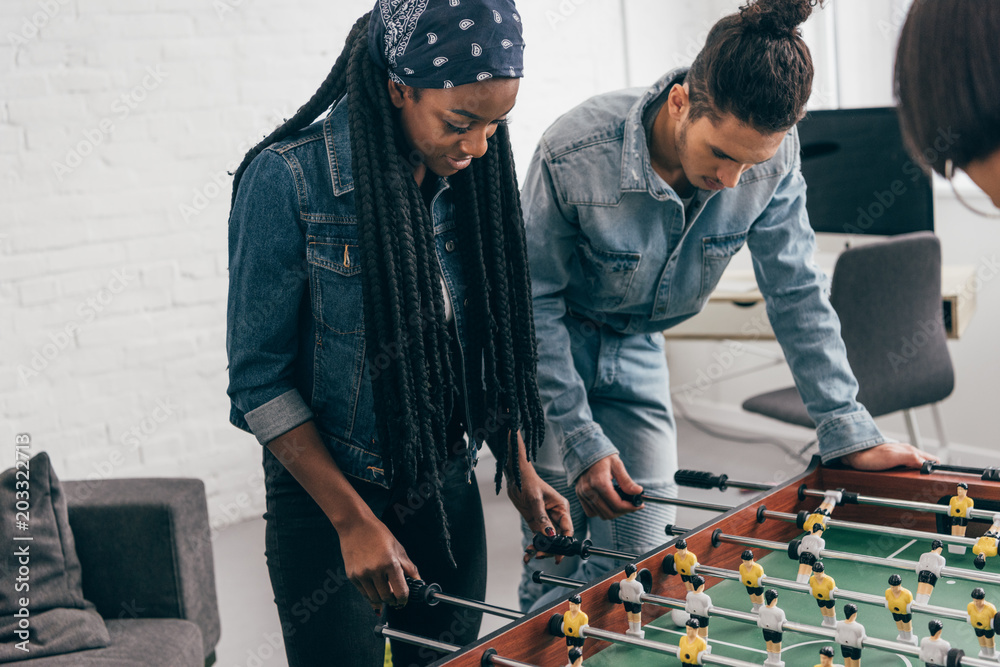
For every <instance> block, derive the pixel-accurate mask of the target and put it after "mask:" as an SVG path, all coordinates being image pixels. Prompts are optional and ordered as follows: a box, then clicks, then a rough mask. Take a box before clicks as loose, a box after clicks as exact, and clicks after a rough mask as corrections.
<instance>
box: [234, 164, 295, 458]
mask: <svg viewBox="0 0 1000 667" xmlns="http://www.w3.org/2000/svg"><path fill="white" fill-rule="evenodd" d="M305 247H306V245H305V237H304V233H303V230H302V229H301V227H300V225H299V210H298V196H297V191H296V186H295V181H294V178H293V174H292V172H291V169H290V168H289V166H288V164H287V163H286V161H285V160H284V158H282V157H281V156H280V155H278V154H277V153H275V152H274V151H269V150H265V151H264V152H262V153H261V154H260V155H259V156H257V158H256V159H254V160H253V162H251V163H250V166H249V167H248V168H247V170H246V172H245V173H244V175H243V179H242V180H241V181H240V187H239V191H238V194H237V197H236V201H235V203H234V205H233V209H232V212H231V214H230V217H229V300H228V305H227V309H226V352H227V354H228V355H229V388H228V390H227V392H226V393H227V394H229V397H230V399H231V402H232V408H233V410H232V412H233V417H232V418H231V419H232V420H233V423H235V424H237V425H240V424H239V421H240V420H239V417H240V416H242V417H243V418H244V419H245V423H246V425H247V426H248V427H249V429H250V431H251V432H252V433H253V434H254V436H256V438H257V440H258V441H259V442H260V444H261V445H266V444H267V443H268V442H270V441H271V440H273V439H274V438H276V437H278V436H280V435H282V434H283V433H286V432H287V431H290V430H291V429H293V428H295V427H296V426H299V425H301V424H303V423H305V422H307V421H309V420H310V419H312V418H313V413H312V410H311V409H310V408H309V406H308V405H307V404H306V402H305V400H303V398H302V395H301V394H300V392H299V390H298V389H297V387H296V385H295V382H294V365H295V358H296V355H297V354H298V318H299V310H300V307H302V306H303V296H304V295H305V294H306V292H307V287H308V280H309V273H308V271H307V269H306V257H305ZM306 305H307V304H306Z"/></svg>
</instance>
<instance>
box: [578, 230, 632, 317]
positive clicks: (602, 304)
mask: <svg viewBox="0 0 1000 667" xmlns="http://www.w3.org/2000/svg"><path fill="white" fill-rule="evenodd" d="M577 248H578V250H579V256H580V264H581V266H582V268H583V277H584V279H585V280H586V281H587V287H588V289H589V290H590V293H591V299H592V301H591V304H592V305H593V307H594V309H595V310H599V311H609V310H614V309H615V308H617V307H619V306H620V305H621V304H623V303H624V302H625V299H626V298H627V297H628V291H629V288H630V287H631V286H632V279H633V278H635V274H636V271H638V269H639V262H640V261H641V260H642V255H640V254H639V253H637V252H613V251H610V250H603V249H601V248H595V247H594V246H592V245H591V244H590V243H588V242H586V241H584V242H582V243H580V244H579V245H578V246H577Z"/></svg>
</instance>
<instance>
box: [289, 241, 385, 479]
mask: <svg viewBox="0 0 1000 667" xmlns="http://www.w3.org/2000/svg"><path fill="white" fill-rule="evenodd" d="M306 241H307V249H306V260H307V261H308V262H309V287H310V292H311V300H312V311H313V319H314V320H315V324H316V326H315V331H316V340H315V347H316V354H315V358H314V368H313V378H314V380H313V395H312V408H313V411H314V412H315V413H316V414H317V417H319V420H318V421H319V423H322V424H325V425H326V428H327V429H329V430H330V432H329V434H328V435H329V437H330V440H331V442H338V441H342V442H348V443H351V446H350V448H342V449H343V451H339V450H338V452H336V453H335V456H334V458H335V459H337V461H338V464H340V465H341V466H342V467H344V466H345V465H346V468H345V470H344V471H345V472H347V473H348V474H352V475H354V476H356V477H361V478H364V479H369V481H372V480H371V476H372V475H371V473H370V471H369V472H368V473H366V472H365V471H364V470H361V469H360V468H365V469H367V468H368V467H370V466H375V465H376V463H373V462H372V460H373V457H377V456H378V453H379V451H380V448H379V446H378V445H377V443H376V437H375V407H374V403H375V401H374V397H373V393H372V384H371V378H370V375H369V370H368V361H367V355H366V345H365V319H364V301H363V293H364V290H363V287H362V282H361V260H360V251H359V248H358V245H357V241H356V240H354V239H351V238H347V237H334V236H317V235H309V236H308V237H307V239H306ZM349 449H350V451H355V450H356V451H355V454H354V455H351V454H350V451H348V450H349ZM360 452H365V453H366V456H367V458H365V457H361V456H359V455H358V453H360ZM337 454H339V456H338V455H337ZM344 457H347V458H346V460H342V459H344ZM362 459H364V460H365V461H366V463H365V465H364V466H361V464H360V461H361V460H362ZM355 468H359V469H357V470H355ZM379 475H381V471H379Z"/></svg>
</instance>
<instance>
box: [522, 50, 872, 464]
mask: <svg viewBox="0 0 1000 667" xmlns="http://www.w3.org/2000/svg"><path fill="white" fill-rule="evenodd" d="M685 74H686V69H679V70H675V71H673V72H670V73H669V74H667V75H666V76H665V77H664V78H663V79H661V80H660V81H659V82H657V83H656V85H654V86H653V87H652V88H650V89H648V90H641V89H633V90H625V91H620V92H614V93H610V94H606V95H600V96H597V97H594V98H592V99H590V100H588V101H586V102H584V103H583V104H581V105H580V106H578V107H576V108H575V109H573V110H571V111H569V112H568V113H566V114H565V115H564V116H562V117H561V118H559V119H558V120H557V121H556V122H555V124H553V125H552V127H550V128H549V129H548V130H547V131H546V132H545V134H544V135H543V137H542V140H541V142H540V144H539V146H538V149H537V151H536V152H535V155H534V158H533V159H532V162H531V166H530V168H529V170H528V175H527V179H526V182H525V184H524V188H523V192H522V195H521V199H522V204H523V207H524V215H525V223H526V225H527V236H528V249H529V258H530V262H531V277H532V295H533V299H534V313H535V329H536V333H537V336H538V346H539V352H538V353H539V367H538V382H539V390H540V392H541V396H542V402H543V406H544V407H545V415H546V426H547V427H548V428H554V429H555V430H556V432H557V434H558V435H560V436H561V437H560V438H559V440H560V441H561V442H562V443H563V447H564V450H563V461H564V464H565V466H566V470H567V472H568V473H569V476H570V478H571V479H576V478H577V477H578V476H579V475H580V474H581V473H582V472H583V471H584V470H586V469H587V468H588V467H590V465H592V464H593V463H594V462H595V461H597V460H599V459H601V458H604V457H606V456H608V455H610V454H613V453H615V452H616V451H617V450H616V448H615V446H614V445H613V444H612V443H611V441H610V440H609V439H608V438H607V437H606V436H605V435H604V433H603V432H602V431H601V428H600V426H599V425H598V424H596V423H595V422H594V420H593V416H592V414H591V411H590V407H589V406H588V403H587V394H586V389H585V387H584V384H583V381H582V379H581V378H580V376H579V374H578V373H577V372H576V369H575V368H574V366H573V361H572V356H571V353H570V339H569V334H568V333H567V329H566V326H565V324H564V323H563V321H562V319H563V317H564V316H565V315H566V313H567V310H569V311H570V312H572V313H574V314H577V315H580V316H582V317H585V318H590V319H593V320H598V321H600V322H603V323H605V324H607V325H608V326H610V327H612V328H613V329H614V330H616V331H619V332H621V333H626V334H634V333H652V332H657V331H662V330H665V329H669V328H670V327H673V326H675V325H677V324H679V323H681V322H683V321H684V320H686V319H688V318H690V317H692V316H694V315H695V314H697V313H698V312H700V311H701V310H702V308H704V306H705V303H706V302H707V300H708V297H709V295H710V294H711V293H712V291H713V290H714V289H715V286H716V284H717V283H718V282H719V279H720V277H721V276H722V272H723V270H724V269H725V268H726V266H727V265H728V264H729V261H730V259H731V258H732V257H733V255H735V254H736V252H737V251H738V250H739V249H740V248H742V247H743V246H744V245H747V246H748V247H749V249H750V252H751V254H752V256H753V266H754V271H755V273H756V276H757V283H758V285H759V287H760V289H761V292H762V293H763V295H764V298H765V301H766V304H767V314H768V318H769V320H770V322H771V325H772V327H773V329H774V332H775V335H776V336H777V339H778V341H779V343H780V344H781V346H782V349H783V351H784V353H785V357H786V358H787V360H788V364H789V366H790V367H791V370H792V373H793V374H794V376H795V380H796V384H797V385H798V387H799V390H800V392H801V393H802V395H803V398H804V401H805V405H806V407H807V408H808V410H809V414H810V416H812V418H813V420H814V421H815V422H816V424H818V428H817V434H818V438H819V447H820V453H821V454H822V456H823V458H824V460H830V459H833V458H835V457H838V456H842V455H844V454H848V453H851V452H854V451H858V450H862V449H867V448H869V447H873V446H874V445H876V444H880V443H882V442H885V438H884V437H883V436H882V434H881V433H880V432H879V429H878V427H877V426H876V425H875V422H874V421H873V419H872V417H871V415H869V413H868V411H867V410H865V408H864V407H863V406H862V405H860V404H859V403H858V402H857V393H858V384H857V381H856V380H855V378H854V374H853V372H852V371H851V368H850V366H849V364H848V361H847V354H846V351H845V348H844V343H843V340H842V339H841V337H840V321H839V319H838V318H837V315H836V313H835V312H834V310H833V308H832V307H831V305H830V302H829V298H828V289H829V285H828V281H827V278H826V276H825V275H824V274H823V273H822V272H821V271H820V270H819V269H818V268H817V267H816V266H815V264H814V263H813V252H814V248H815V236H814V234H813V231H812V229H811V228H810V226H809V220H808V218H807V214H806V209H805V201H806V199H805V198H806V184H805V181H804V179H803V178H802V174H801V170H800V156H799V141H798V133H797V132H796V131H795V130H794V129H793V130H792V131H791V132H789V133H788V136H787V137H786V138H785V140H784V142H783V143H782V145H781V147H780V148H779V150H778V152H777V154H776V155H775V156H774V157H773V158H772V159H771V160H769V161H767V162H765V163H763V164H760V165H756V166H754V167H752V168H751V169H750V170H748V171H747V172H746V173H745V174H744V175H743V177H742V179H741V180H740V183H739V185H738V186H737V187H735V188H733V189H728V190H724V191H721V192H712V193H709V192H699V193H698V198H697V199H696V200H695V202H694V203H693V204H692V208H691V219H690V220H688V219H686V215H685V210H684V206H683V204H682V202H681V200H680V198H679V197H678V195H677V193H676V192H675V191H674V190H673V188H671V187H670V186H669V185H667V183H666V182H664V181H663V179H661V178H660V177H659V175H657V174H656V173H655V172H654V171H653V167H652V164H651V162H650V157H649V150H648V147H647V141H646V131H645V129H644V127H643V122H642V121H643V112H644V111H645V110H646V108H647V107H649V105H650V104H651V103H652V102H653V101H654V100H656V99H657V98H658V97H659V96H660V94H661V93H663V91H665V90H666V89H667V88H668V87H670V86H671V85H673V83H675V82H679V81H682V80H683V76H684V75H685Z"/></svg>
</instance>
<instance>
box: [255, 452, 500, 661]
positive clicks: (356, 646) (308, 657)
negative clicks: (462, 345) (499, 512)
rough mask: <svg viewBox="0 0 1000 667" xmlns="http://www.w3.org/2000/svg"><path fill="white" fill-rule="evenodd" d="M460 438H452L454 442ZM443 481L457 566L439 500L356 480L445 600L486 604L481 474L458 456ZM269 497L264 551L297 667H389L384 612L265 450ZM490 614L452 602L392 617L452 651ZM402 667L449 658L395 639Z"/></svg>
mask: <svg viewBox="0 0 1000 667" xmlns="http://www.w3.org/2000/svg"><path fill="white" fill-rule="evenodd" d="M449 440H451V439H449ZM446 470H447V471H448V473H449V474H447V475H446V476H445V479H444V488H443V493H444V506H445V512H446V514H447V516H448V523H449V527H450V530H451V547H452V553H453V555H454V557H455V562H456V563H457V565H458V567H457V568H452V567H450V566H449V565H448V563H447V560H446V558H444V557H443V555H442V554H443V545H442V544H440V540H439V539H438V536H439V535H440V529H439V527H438V525H437V522H436V521H435V513H434V511H433V506H432V504H433V501H432V500H428V499H426V498H425V497H424V495H425V494H421V493H420V491H416V493H415V494H410V495H409V497H408V491H410V490H409V489H392V490H388V489H383V488H381V487H379V486H376V485H374V484H369V483H367V482H363V481H360V480H357V479H354V478H348V479H350V480H351V483H352V484H353V485H354V488H355V489H356V490H357V492H358V493H359V494H360V495H361V497H362V498H363V499H364V501H365V502H366V503H367V504H368V506H369V507H371V508H372V511H373V512H374V513H375V515H376V516H379V517H381V518H382V521H383V522H384V523H385V524H386V526H388V527H389V530H391V531H392V533H393V535H395V537H396V539H397V540H398V541H399V542H400V544H402V545H403V548H404V549H406V553H407V555H409V557H410V559H411V560H412V561H413V563H414V564H415V565H416V566H417V569H418V570H419V571H420V576H421V577H422V578H423V580H424V581H426V582H428V583H432V582H433V583H438V584H440V585H441V587H442V589H443V590H444V592H446V593H450V594H452V595H458V596H462V597H469V598H474V599H477V600H482V599H484V596H485V594H486V531H485V527H484V525H483V506H482V502H481V500H480V498H479V487H478V486H477V485H476V478H475V475H473V476H472V482H471V484H470V483H467V482H466V480H465V475H466V471H467V470H468V464H467V459H466V458H465V456H464V455H458V456H456V457H454V458H452V459H451V460H450V461H449V462H448V465H446ZM264 478H265V487H266V490H267V511H266V513H265V514H264V519H265V520H266V522H267V524H266V531H265V554H266V556H267V567H268V570H269V572H270V577H271V587H272V589H273V590H274V601H275V604H277V606H278V617H279V618H280V620H281V631H282V635H283V637H284V641H285V653H286V655H287V656H288V664H289V666H290V667H324V666H327V665H330V666H337V667H369V666H371V667H381V666H382V663H383V658H384V653H385V650H384V647H385V640H384V639H382V638H381V637H376V636H375V634H374V632H373V631H372V630H373V629H374V627H375V625H376V624H377V623H378V617H377V615H376V614H375V613H374V612H373V611H372V609H371V606H370V605H369V604H368V602H366V601H365V599H364V597H363V596H362V595H361V593H360V592H358V590H357V589H356V588H355V587H354V585H353V584H351V582H350V581H349V580H348V578H347V573H346V569H345V567H344V560H343V557H342V555H341V552H340V541H339V539H338V537H337V531H336V530H334V528H333V525H332V524H331V523H330V521H329V519H327V517H326V515H325V514H323V512H322V510H321V509H320V508H319V506H318V505H317V504H316V502H315V501H313V499H312V498H311V497H310V496H309V495H308V494H307V493H306V491H305V490H304V489H303V488H302V487H301V485H299V483H298V482H296V481H295V478H293V477H292V475H291V474H290V473H289V472H288V471H287V470H286V469H285V467H284V466H283V465H282V464H281V462H280V461H278V460H277V458H275V456H274V455H273V454H271V452H270V450H268V449H267V448H266V447H265V448H264ZM480 621H481V614H480V613H478V612H472V611H469V610H464V609H460V608H458V607H453V606H451V605H447V604H439V605H437V606H434V607H428V606H427V605H425V604H423V603H421V602H418V601H410V602H409V603H408V604H407V605H406V607H405V608H403V609H400V610H391V611H390V614H389V627H392V628H396V629H400V630H408V631H410V632H413V633H415V634H418V635H422V636H425V637H430V638H433V639H436V640H438V641H442V642H445V643H449V644H458V645H463V644H468V643H470V642H472V641H474V640H475V639H476V638H477V637H478V635H479V625H480ZM392 655H393V664H394V667H416V666H420V665H427V664H430V663H431V662H434V661H435V660H438V659H439V658H440V657H441V654H439V653H437V652H435V651H431V650H430V649H426V648H418V647H415V646H410V645H407V644H403V643H400V642H397V641H393V642H392Z"/></svg>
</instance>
